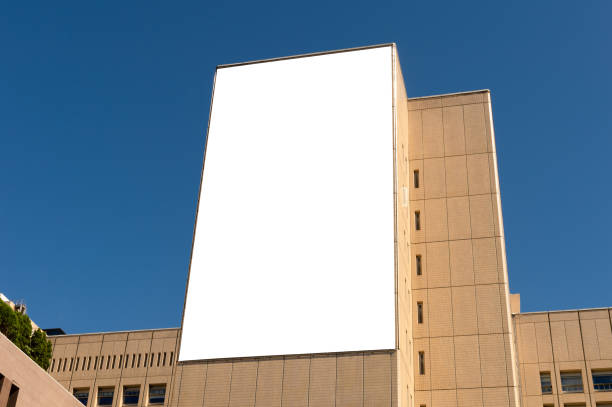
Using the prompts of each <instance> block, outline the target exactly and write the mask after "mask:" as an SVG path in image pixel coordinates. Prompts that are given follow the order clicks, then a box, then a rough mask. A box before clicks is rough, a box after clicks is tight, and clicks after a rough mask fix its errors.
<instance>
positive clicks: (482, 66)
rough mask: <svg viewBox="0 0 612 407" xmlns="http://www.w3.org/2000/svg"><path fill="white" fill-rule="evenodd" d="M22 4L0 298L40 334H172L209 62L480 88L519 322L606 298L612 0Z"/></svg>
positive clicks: (11, 65)
mask: <svg viewBox="0 0 612 407" xmlns="http://www.w3.org/2000/svg"><path fill="white" fill-rule="evenodd" d="M34 3H36V2H28V3H27V4H26V3H23V2H11V3H5V4H3V5H2V6H0V292H4V293H5V294H6V295H8V296H9V297H11V298H13V299H23V300H25V301H26V302H27V304H28V308H29V313H30V315H31V316H32V318H33V319H34V320H35V321H36V322H38V323H39V324H40V325H41V326H43V327H62V328H64V329H65V330H66V331H68V332H72V333H77V332H92V331H109V330H122V329H144V328H161V327H173V326H179V325H180V320H181V313H182V306H183V299H184V290H185V281H186V276H187V268H188V260H189V254H190V249H191V237H192V230H193V222H194V213H195V205H196V200H197V192H198V186H199V182H200V168H201V164H202V153H203V144H204V136H205V130H206V125H207V120H208V107H209V101H210V95H211V85H212V79H213V73H214V69H215V66H216V65H217V64H221V63H231V62H239V61H248V60H253V59H262V58H270V57H279V56H285V55H292V54H298V53H305V52H313V51H322V50H330V49H338V48H347V47H355V46H361V45H368V44H377V43H384V42H396V43H397V44H398V47H399V53H400V61H401V63H402V70H403V73H404V78H405V81H406V86H407V91H408V95H409V96H423V95H431V94H436V93H449V92H457V91H465V90H474V89H483V88H488V89H491V91H492V97H493V115H494V121H495V129H496V136H497V148H498V158H499V166H500V168H499V170H500V178H501V190H502V204H503V212H504V221H505V231H506V240H507V250H508V265H509V273H510V281H511V290H512V291H513V292H520V293H521V295H522V306H523V310H525V311H534V310H547V309H559V308H577V307H601V306H612V291H611V289H610V287H611V286H612V266H611V265H610V264H611V263H610V252H611V251H612V238H611V237H610V236H611V235H610V231H611V230H612V212H611V209H612V204H611V202H612V192H611V191H610V185H611V182H610V174H611V173H612V162H611V161H612V160H610V156H611V153H612V151H611V150H612V149H611V147H612V141H611V136H612V115H611V113H610V107H611V100H612V99H611V95H612V30H611V29H610V16H612V2H610V1H603V0H602V1H584V2H575V1H571V2H570V1H555V2H553V1H549V2H544V1H541V2H540V1H538V2H492V1H481V2H454V1H448V2H445V3H443V2H433V1H430V2H424V1H420V2H415V1H382V2H381V1H367V2H365V1H359V0H352V1H331V2H330V1H319V0H313V1H300V2H293V1H278V2H270V1H266V0H264V1H233V2H224V1H209V2H206V1H200V2H167V1H165V2H158V1H146V2H145V1H141V2H138V1H129V2H111V1H109V2H98V3H96V4H93V3H92V2H82V1H74V2H53V3H49V2H41V4H38V5H35V4H34ZM244 244H248V242H244Z"/></svg>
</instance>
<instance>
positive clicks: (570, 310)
mask: <svg viewBox="0 0 612 407" xmlns="http://www.w3.org/2000/svg"><path fill="white" fill-rule="evenodd" d="M608 310H612V307H596V308H577V309H559V310H552V311H529V312H519V313H516V314H513V315H534V314H558V313H560V312H581V311H608Z"/></svg>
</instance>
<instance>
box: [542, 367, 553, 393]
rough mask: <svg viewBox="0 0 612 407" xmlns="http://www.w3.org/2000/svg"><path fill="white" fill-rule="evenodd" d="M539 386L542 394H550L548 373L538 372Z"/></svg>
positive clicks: (550, 384) (550, 383)
mask: <svg viewBox="0 0 612 407" xmlns="http://www.w3.org/2000/svg"><path fill="white" fill-rule="evenodd" d="M540 384H541V386H542V394H551V393H552V382H551V380H550V373H549V372H540Z"/></svg>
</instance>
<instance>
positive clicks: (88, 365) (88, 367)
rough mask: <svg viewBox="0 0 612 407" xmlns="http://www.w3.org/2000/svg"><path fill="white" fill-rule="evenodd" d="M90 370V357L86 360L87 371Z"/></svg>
mask: <svg viewBox="0 0 612 407" xmlns="http://www.w3.org/2000/svg"><path fill="white" fill-rule="evenodd" d="M89 369H91V356H90V357H88V358H87V370H89Z"/></svg>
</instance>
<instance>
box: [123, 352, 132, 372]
mask: <svg viewBox="0 0 612 407" xmlns="http://www.w3.org/2000/svg"><path fill="white" fill-rule="evenodd" d="M129 362H130V354H129V353H128V354H127V355H125V366H123V367H124V368H126V369H127V367H128V363H129Z"/></svg>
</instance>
